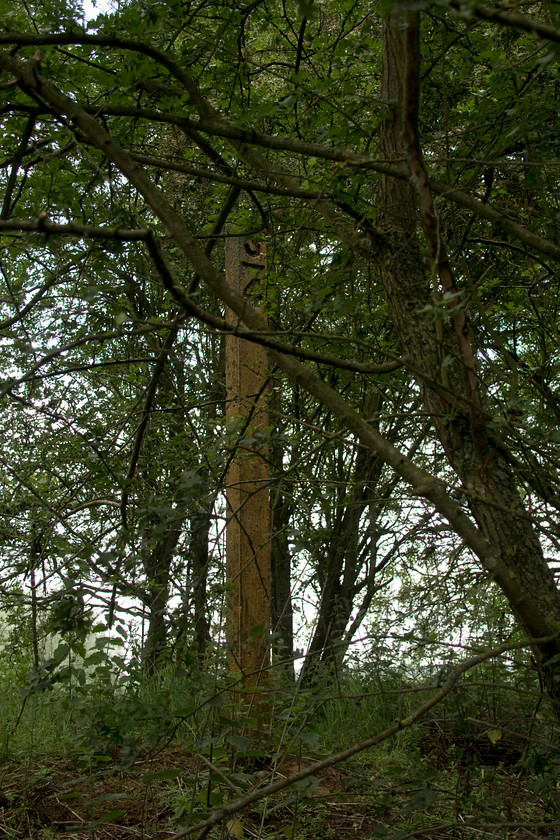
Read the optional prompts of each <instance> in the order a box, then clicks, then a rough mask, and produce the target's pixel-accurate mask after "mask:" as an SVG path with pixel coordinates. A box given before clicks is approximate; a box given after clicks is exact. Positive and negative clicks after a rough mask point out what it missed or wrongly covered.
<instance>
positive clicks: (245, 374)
mask: <svg viewBox="0 0 560 840" xmlns="http://www.w3.org/2000/svg"><path fill="white" fill-rule="evenodd" d="M265 270H266V244H265V243H263V242H253V241H250V240H245V239H244V238H242V237H235V236H230V237H228V238H227V239H226V278H227V281H228V283H229V284H230V285H232V286H234V287H235V288H236V289H237V291H238V292H240V293H241V294H243V295H245V296H246V297H248V298H250V299H251V301H252V302H253V303H255V298H256V300H257V301H258V297H259V294H260V289H259V287H260V285H261V283H262V282H263V279H264V278H263V274H264V272H265ZM227 319H228V321H230V322H233V323H236V322H238V318H237V316H236V315H234V313H233V312H231V311H230V310H228V312H227ZM268 373H269V360H268V356H267V352H266V349H265V348H264V347H261V346H260V345H258V344H255V343H254V342H250V341H245V340H244V339H242V338H238V337H237V336H234V335H228V336H226V418H227V425H228V431H229V434H230V440H231V441H232V444H234V445H235V446H236V448H235V453H234V457H233V459H232V461H231V464H230V466H229V470H228V474H227V481H226V496H227V525H226V580H227V614H226V636H227V640H228V647H229V650H230V657H231V668H232V671H234V672H235V673H239V674H240V676H241V678H242V684H241V686H242V690H241V691H240V692H239V693H238V694H237V693H236V700H237V701H238V702H239V706H240V712H241V711H242V712H243V713H247V714H248V715H249V716H250V717H254V718H256V719H257V721H258V723H259V724H266V723H267V722H268V721H269V718H270V703H269V693H268V677H269V672H268V666H269V665H270V604H271V597H270V492H269V485H270V469H269V463H268V443H267V440H268V429H269V416H268V404H267V403H268V390H269V389H268Z"/></svg>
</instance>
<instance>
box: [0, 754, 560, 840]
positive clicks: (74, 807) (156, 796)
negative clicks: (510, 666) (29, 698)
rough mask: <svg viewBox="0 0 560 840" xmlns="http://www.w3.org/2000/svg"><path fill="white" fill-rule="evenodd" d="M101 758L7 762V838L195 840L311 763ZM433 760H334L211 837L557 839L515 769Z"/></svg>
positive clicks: (558, 826) (2, 830)
mask: <svg viewBox="0 0 560 840" xmlns="http://www.w3.org/2000/svg"><path fill="white" fill-rule="evenodd" d="M440 758H441V757H440ZM101 759H108V760H107V761H102V760H101ZM95 760H96V762H97V767H96V768H95V769H92V766H91V757H90V759H88V761H85V760H84V762H82V763H83V764H84V767H83V768H80V762H79V761H77V760H76V759H75V758H74V759H72V760H71V759H70V758H69V757H67V758H64V757H58V758H56V759H55V758H51V759H49V758H48V757H47V756H43V757H35V759H34V760H30V759H26V760H25V761H15V760H13V759H11V760H5V761H4V762H3V764H1V765H0V837H6V838H13V840H20V838H21V840H25V838H29V840H53V838H55V837H61V836H64V837H65V838H75V840H82V838H83V840H85V838H88V840H92V838H95V840H129V838H130V840H133V838H134V840H136V838H142V840H163V839H164V838H173V837H175V836H177V835H178V834H179V835H180V836H191V837H194V838H197V837H198V836H199V835H200V833H201V824H202V823H203V822H204V820H205V819H206V818H207V817H208V815H209V814H210V813H211V812H212V810H213V809H217V808H219V807H220V806H221V805H222V804H225V803H226V802H227V801H230V800H232V799H238V798H240V797H242V796H243V794H244V793H246V792H247V791H253V790H255V789H258V788H261V787H264V786H265V785H266V784H268V783H269V782H270V781H272V780H278V779H281V778H285V777H287V776H290V775H292V774H293V773H295V772H297V771H298V770H299V769H301V768H302V767H307V766H311V764H312V763H313V759H309V758H299V759H298V758H296V757H294V756H287V757H285V758H283V759H282V760H278V757H277V758H276V762H275V766H274V768H273V767H272V765H271V764H267V762H266V761H265V760H264V759H258V761H257V760H252V761H251V760H249V759H245V760H239V761H238V764H237V766H235V767H232V759H231V756H230V757H229V759H227V758H222V759H220V760H219V761H216V762H215V763H212V767H210V766H209V763H208V760H207V759H201V758H200V757H197V756H195V755H193V754H192V753H191V752H190V751H189V750H188V749H187V747H186V746H184V747H183V746H181V745H172V746H167V747H166V748H165V749H164V750H162V751H161V752H160V753H159V754H158V755H157V756H155V757H151V758H149V759H145V760H143V761H137V762H135V763H134V765H133V766H132V767H131V768H129V769H124V768H123V767H122V766H119V765H118V764H117V762H115V761H114V760H113V759H111V758H110V757H109V756H97V757H96V758H95ZM437 760H438V759H437V757H436V763H437ZM249 761H251V763H250V764H249V763H248V762H249ZM429 763H430V762H428V764H426V762H424V763H423V765H422V772H421V773H420V772H418V773H417V772H415V771H411V772H408V773H406V772H405V770H406V768H403V766H402V761H400V762H394V763H393V765H392V766H391V762H390V761H389V762H388V761H387V760H385V761H384V764H383V769H382V771H381V772H380V773H378V772H377V769H376V768H375V766H374V765H373V764H372V763H371V760H370V762H369V763H355V764H345V765H340V766H337V767H335V768H330V769H328V770H326V771H323V772H322V773H319V774H317V776H316V777H312V781H311V784H310V785H308V786H307V787H305V788H304V787H302V786H301V785H300V787H299V788H297V789H295V790H294V787H290V788H286V789H285V790H283V791H282V792H281V793H280V794H279V795H277V796H276V797H275V798H274V799H270V800H268V801H266V800H261V801H259V802H257V803H255V804H254V805H252V806H250V807H248V808H246V809H244V810H240V811H239V812H237V813H236V814H235V815H232V817H231V818H230V819H229V821H224V822H223V823H221V824H220V825H218V826H216V827H215V828H213V829H212V832H211V835H210V836H211V837H214V838H217V837H221V838H227V839H228V840H241V838H244V837H247V838H251V837H252V838H293V840H365V838H376V837H380V838H381V837H385V838H390V840H397V838H399V840H404V838H412V837H421V838H424V840H430V838H433V839H434V840H435V838H438V840H441V838H444V839H445V838H463V837H464V838H471V837H473V836H481V837H499V838H501V840H502V839H503V838H514V837H515V838H518V840H525V838H527V840H529V838H531V840H534V838H535V837H538V838H555V840H558V838H560V821H555V820H554V819H552V820H551V817H550V813H549V814H548V815H547V816H545V814H544V813H543V810H542V808H541V806H540V804H539V800H538V797H535V795H534V792H533V791H532V790H531V789H530V788H528V787H527V786H526V785H525V783H524V781H523V780H522V779H521V778H520V776H519V773H516V772H513V771H511V770H506V769H505V768H504V767H501V766H500V767H498V768H493V769H491V768H486V769H483V770H481V769H480V768H476V769H475V770H473V768H468V767H463V768H462V769H461V772H460V773H459V774H457V772H456V771H454V772H453V773H447V774H444V777H442V773H441V767H440V768H439V771H438V774H437V781H435V778H436V774H435V771H434V770H430V768H429ZM81 771H82V772H81ZM436 800H437V801H438V802H437V804H435V803H436ZM473 813H474V814H476V819H473V817H472V814H473ZM189 829H190V830H189Z"/></svg>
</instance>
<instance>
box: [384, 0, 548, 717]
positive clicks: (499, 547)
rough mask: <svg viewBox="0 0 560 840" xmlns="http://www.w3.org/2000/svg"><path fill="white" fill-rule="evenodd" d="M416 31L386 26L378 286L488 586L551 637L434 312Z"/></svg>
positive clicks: (530, 549)
mask: <svg viewBox="0 0 560 840" xmlns="http://www.w3.org/2000/svg"><path fill="white" fill-rule="evenodd" d="M418 26H419V23H418V15H417V14H407V15H404V14H399V13H396V12H393V13H392V14H391V15H390V17H389V18H388V20H387V21H386V22H385V24H384V41H383V48H384V69H383V83H382V97H383V101H385V102H387V103H389V117H388V119H387V121H386V122H385V123H384V125H383V130H382V137H381V154H382V156H383V157H385V158H387V159H388V160H400V161H402V160H403V158H404V159H405V160H407V162H408V163H409V166H410V171H411V178H410V181H405V180H398V179H396V178H390V177H384V178H383V181H382V184H381V189H380V219H379V221H380V222H381V223H382V224H383V226H384V227H385V228H386V229H387V230H388V231H389V238H390V242H391V248H390V249H388V250H387V251H386V254H385V259H384V262H383V265H382V269H381V273H382V280H383V285H384V288H385V293H386V297H387V301H388V303H389V306H390V310H391V314H392V319H393V322H394V324H395V327H396V329H397V332H398V335H399V338H400V341H401V343H402V345H403V347H404V348H406V352H407V354H408V355H409V357H412V360H413V369H414V371H415V377H416V382H417V385H418V387H419V388H420V390H421V392H422V395H423V399H424V403H425V405H426V408H427V410H428V412H429V414H430V416H431V418H432V422H433V425H434V427H435V429H436V433H437V436H438V438H439V440H440V442H441V444H442V446H443V448H444V451H445V454H446V456H447V459H448V461H449V464H450V465H451V467H452V468H453V470H454V471H455V472H456V474H457V475H458V476H459V478H460V480H461V482H462V487H463V492H464V495H465V498H466V500H467V502H468V505H469V508H470V510H471V512H472V515H473V517H474V519H475V520H476V522H477V524H478V526H479V528H480V530H481V532H482V533H483V534H484V536H485V537H486V539H487V540H488V541H489V543H490V544H491V546H492V547H493V549H494V551H495V553H496V556H497V558H498V560H497V562H496V564H495V569H494V573H493V577H494V579H495V580H496V582H497V583H498V585H499V586H500V587H501V588H502V590H503V592H504V593H505V595H506V597H507V598H508V600H509V602H510V605H511V608H512V610H513V612H514V614H515V616H516V617H517V619H518V621H519V622H520V624H521V626H522V627H523V629H524V631H525V633H527V635H528V636H529V637H544V636H549V635H553V634H554V633H556V632H557V631H558V628H559V626H560V594H559V592H558V589H557V587H556V584H555V581H554V576H553V573H552V571H551V570H550V569H549V567H548V565H547V563H546V561H545V558H544V555H543V552H542V548H541V545H540V542H539V539H538V536H537V533H536V531H535V528H534V526H533V524H532V522H531V518H530V514H529V513H528V511H527V510H526V509H525V508H524V506H523V504H522V501H521V498H520V495H519V490H518V487H517V482H516V476H515V473H514V469H513V467H512V466H511V463H510V461H509V460H508V458H507V453H506V452H504V447H503V446H502V445H501V444H499V443H498V442H497V441H496V440H495V439H494V438H493V435H492V430H491V428H490V427H489V424H488V415H487V414H486V412H485V409H484V404H483V398H482V396H481V393H480V387H479V381H478V377H477V371H476V348H475V347H473V343H472V336H471V332H470V329H469V324H468V320H467V316H466V313H465V311H464V308H462V307H461V306H458V307H455V311H452V310H451V309H450V308H447V307H446V306H444V305H443V303H442V297H441V296H442V293H445V292H450V293H451V298H450V296H449V295H448V296H447V300H450V299H452V302H453V303H454V304H457V303H458V302H459V303H460V297H458V296H457V295H456V292H458V291H460V290H457V289H456V286H455V281H454V278H453V274H452V269H451V266H450V264H449V261H448V260H447V258H446V255H445V243H444V242H443V241H442V239H441V235H440V231H439V229H438V222H437V216H436V214H435V211H434V209H433V204H432V203H431V194H430V190H429V185H428V181H427V178H426V176H425V171H424V169H423V162H422V158H421V153H420V146H419V142H418V133H417V126H416V111H417V104H418V102H417V90H418V80H419V49H418V44H419V40H418ZM413 185H414V186H413ZM419 217H420V220H421V221H422V226H423V230H424V234H425V236H426V239H427V240H428V243H429V245H430V248H431V259H432V271H433V277H434V281H433V287H432V286H431V284H430V281H429V279H428V272H427V271H426V270H425V269H424V266H425V264H426V263H425V259H424V258H423V257H422V253H421V250H420V247H419V242H418V232H417V228H418V219H419ZM438 278H439V284H438ZM429 307H431V309H430V308H429ZM534 652H535V654H536V658H537V661H538V662H539V665H540V666H541V668H542V669H543V673H544V678H545V683H546V686H547V690H548V692H549V694H550V696H551V698H552V700H553V702H554V705H555V707H556V712H557V714H558V713H559V712H560V705H559V701H560V682H559V681H558V675H559V674H560V667H559V664H558V662H553V663H549V664H548V665H547V664H546V660H548V659H550V658H551V657H553V656H555V654H556V653H557V652H558V643H557V641H554V642H550V643H543V644H539V645H536V646H535V651H534Z"/></svg>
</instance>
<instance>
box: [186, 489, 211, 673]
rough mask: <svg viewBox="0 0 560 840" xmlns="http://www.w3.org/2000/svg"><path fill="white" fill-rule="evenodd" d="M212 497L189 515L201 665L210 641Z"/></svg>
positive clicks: (196, 624) (198, 650)
mask: <svg viewBox="0 0 560 840" xmlns="http://www.w3.org/2000/svg"><path fill="white" fill-rule="evenodd" d="M213 509H214V499H213V498H212V501H211V503H210V505H209V507H208V508H207V510H205V511H203V512H201V513H195V514H193V516H191V542H190V556H191V562H192V575H193V580H192V587H193V603H194V632H195V638H196V655H197V658H198V664H199V666H200V667H202V665H203V663H204V660H205V658H206V652H207V649H208V645H209V643H210V621H209V619H208V593H207V584H208V561H209V559H210V554H209V551H208V539H209V534H210V526H211V522H212V511H213Z"/></svg>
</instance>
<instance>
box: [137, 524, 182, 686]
mask: <svg viewBox="0 0 560 840" xmlns="http://www.w3.org/2000/svg"><path fill="white" fill-rule="evenodd" d="M181 522H182V520H181ZM180 533H181V527H180V524H179V523H177V522H176V521H175V522H172V523H169V530H168V531H167V533H166V534H165V535H164V536H163V537H161V539H159V540H158V541H157V543H156V545H155V547H154V549H153V550H152V551H151V552H150V553H149V554H148V556H147V557H146V559H145V561H144V569H145V572H146V577H147V580H148V585H147V593H146V596H145V601H144V602H145V604H146V606H147V608H148V632H147V635H146V641H145V643H144V649H143V651H142V660H143V663H144V667H145V669H146V671H147V672H148V673H149V674H153V673H154V672H155V670H156V669H157V666H158V664H159V660H160V659H161V655H162V653H163V651H164V650H165V646H166V643H167V625H166V622H165V611H166V609H167V602H168V600H169V582H170V579H171V562H172V560H173V554H174V551H175V548H176V547H177V542H178V541H179V536H180Z"/></svg>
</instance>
